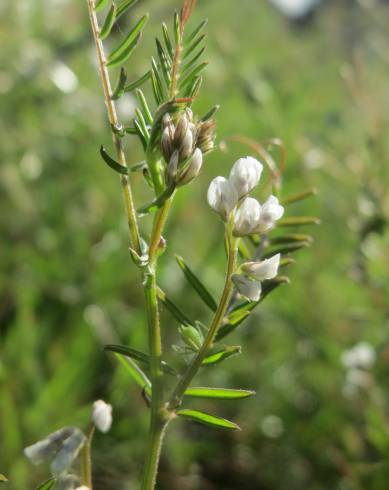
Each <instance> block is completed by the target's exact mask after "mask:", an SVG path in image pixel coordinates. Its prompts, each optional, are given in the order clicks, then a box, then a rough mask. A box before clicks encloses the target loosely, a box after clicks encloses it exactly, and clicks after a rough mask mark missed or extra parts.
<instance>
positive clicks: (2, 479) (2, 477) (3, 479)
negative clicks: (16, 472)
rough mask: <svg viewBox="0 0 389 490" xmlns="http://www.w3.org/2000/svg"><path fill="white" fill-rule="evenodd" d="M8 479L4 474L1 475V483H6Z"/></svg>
mask: <svg viewBox="0 0 389 490" xmlns="http://www.w3.org/2000/svg"><path fill="white" fill-rule="evenodd" d="M6 481H8V478H6V477H5V476H4V475H3V474H2V473H0V482H6Z"/></svg>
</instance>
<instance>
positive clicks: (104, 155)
mask: <svg viewBox="0 0 389 490" xmlns="http://www.w3.org/2000/svg"><path fill="white" fill-rule="evenodd" d="M100 155H101V157H102V159H103V160H104V161H105V163H106V164H107V165H108V166H109V167H111V168H112V170H115V172H118V173H119V174H122V175H128V169H127V167H125V166H124V165H120V163H119V162H117V161H116V160H114V159H113V158H112V157H110V156H109V155H108V153H107V151H106V150H105V148H104V146H100Z"/></svg>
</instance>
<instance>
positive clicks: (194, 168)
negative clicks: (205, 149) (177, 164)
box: [178, 148, 203, 186]
mask: <svg viewBox="0 0 389 490" xmlns="http://www.w3.org/2000/svg"><path fill="white" fill-rule="evenodd" d="M202 165H203V154H202V152H201V150H200V149H199V148H196V149H195V151H194V153H193V157H192V159H191V161H190V163H189V166H188V168H187V169H185V171H183V172H181V174H180V177H179V179H178V185H179V186H181V185H186V184H189V182H191V181H192V180H193V179H195V178H196V177H197V176H198V175H199V173H200V170H201V167H202Z"/></svg>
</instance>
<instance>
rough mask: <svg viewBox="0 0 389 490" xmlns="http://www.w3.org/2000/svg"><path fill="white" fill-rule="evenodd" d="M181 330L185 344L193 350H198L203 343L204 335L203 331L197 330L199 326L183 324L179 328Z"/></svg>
mask: <svg viewBox="0 0 389 490" xmlns="http://www.w3.org/2000/svg"><path fill="white" fill-rule="evenodd" d="M179 332H180V334H181V337H182V340H183V341H184V342H185V344H186V345H187V346H188V347H189V348H190V349H192V350H194V351H198V350H199V349H200V347H201V346H202V344H203V341H204V337H203V336H202V334H201V332H199V330H197V328H195V327H192V326H190V325H189V326H184V325H182V326H181V327H180V328H179Z"/></svg>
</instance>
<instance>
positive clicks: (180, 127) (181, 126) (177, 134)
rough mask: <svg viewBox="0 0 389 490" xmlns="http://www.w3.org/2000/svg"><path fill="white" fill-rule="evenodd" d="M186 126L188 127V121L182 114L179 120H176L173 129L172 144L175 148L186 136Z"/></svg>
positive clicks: (178, 146) (179, 145)
mask: <svg viewBox="0 0 389 490" xmlns="http://www.w3.org/2000/svg"><path fill="white" fill-rule="evenodd" d="M188 128H189V121H188V118H187V116H186V114H184V115H182V116H181V117H180V120H179V121H178V123H177V126H176V129H175V131H174V146H175V147H176V148H180V147H181V145H182V142H183V140H184V138H185V136H186V133H187V132H188Z"/></svg>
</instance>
